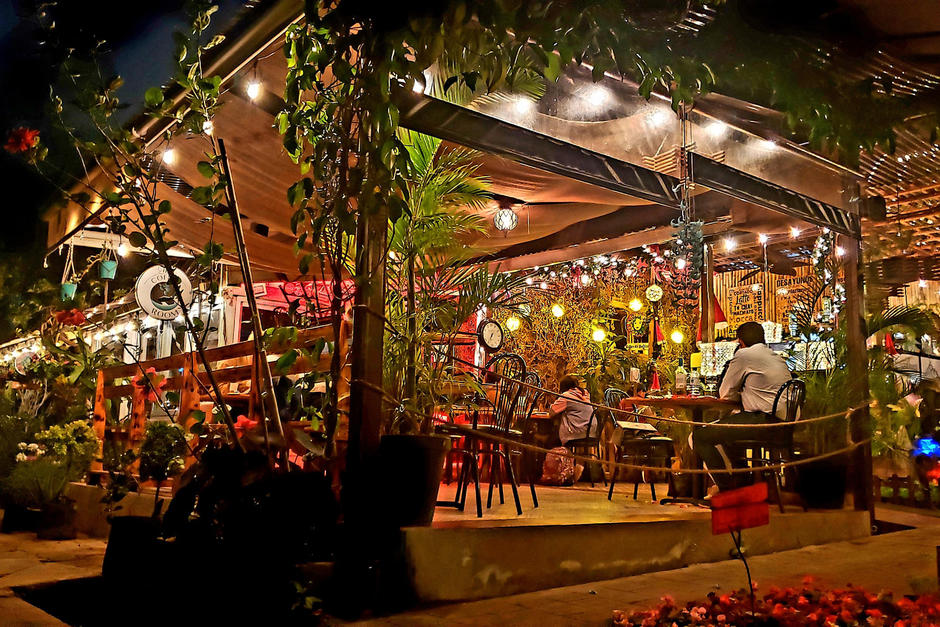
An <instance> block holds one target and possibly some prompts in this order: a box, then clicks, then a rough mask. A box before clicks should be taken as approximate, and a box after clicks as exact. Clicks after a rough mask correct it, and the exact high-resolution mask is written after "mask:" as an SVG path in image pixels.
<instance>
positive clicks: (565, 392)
mask: <svg viewBox="0 0 940 627" xmlns="http://www.w3.org/2000/svg"><path fill="white" fill-rule="evenodd" d="M558 391H559V392H560V393H561V396H559V397H557V398H556V399H555V402H554V403H552V406H551V409H550V411H549V417H551V418H556V417H558V416H561V425H560V426H559V427H558V437H559V438H560V439H561V443H562V445H565V444H567V443H568V441H569V440H577V439H580V438H586V437H589V435H590V436H596V435H597V434H598V432H599V430H600V429H599V427H598V424H597V421H596V420H594V421H591V414H592V413H593V412H594V408H593V407H592V406H591V405H589V404H588V403H590V401H591V397H590V395H589V394H588V392H587V390H585V389H584V388H582V387H581V382H580V381H578V378H577V377H575V376H574V375H570V374H569V375H566V376H565V377H564V378H563V379H562V380H561V382H560V383H559V384H558ZM589 422H590V423H591V431H592V433H590V434H588V433H587V428H588V423H589Z"/></svg>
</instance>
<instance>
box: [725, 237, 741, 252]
mask: <svg viewBox="0 0 940 627" xmlns="http://www.w3.org/2000/svg"><path fill="white" fill-rule="evenodd" d="M724 245H725V250H726V251H727V252H731V251H732V250H734V249H735V248H736V247H737V245H738V243H737V242H735V241H734V238H733V237H726V238H725V239H724Z"/></svg>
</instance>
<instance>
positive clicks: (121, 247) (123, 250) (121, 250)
mask: <svg viewBox="0 0 940 627" xmlns="http://www.w3.org/2000/svg"><path fill="white" fill-rule="evenodd" d="M129 252H130V251H129V250H127V244H125V243H124V242H121V243H120V244H118V247H117V254H119V255H120V256H122V257H127V254H128V253H129Z"/></svg>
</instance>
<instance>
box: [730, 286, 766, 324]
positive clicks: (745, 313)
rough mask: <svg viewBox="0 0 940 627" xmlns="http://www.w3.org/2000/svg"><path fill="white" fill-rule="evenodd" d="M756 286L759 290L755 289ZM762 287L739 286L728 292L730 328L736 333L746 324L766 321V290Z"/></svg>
mask: <svg viewBox="0 0 940 627" xmlns="http://www.w3.org/2000/svg"><path fill="white" fill-rule="evenodd" d="M754 285H756V286H757V287H758V288H759V289H754ZM760 288H761V285H760V284H759V283H755V284H753V285H738V286H735V287H732V288H731V289H729V290H728V300H729V303H728V305H729V306H728V310H727V311H726V312H725V315H726V316H727V317H728V327H729V330H730V331H732V332H733V331H734V330H735V329H737V328H738V327H739V326H741V325H742V324H744V323H745V322H752V321H754V322H757V321H761V320H763V319H764V290H763V289H760Z"/></svg>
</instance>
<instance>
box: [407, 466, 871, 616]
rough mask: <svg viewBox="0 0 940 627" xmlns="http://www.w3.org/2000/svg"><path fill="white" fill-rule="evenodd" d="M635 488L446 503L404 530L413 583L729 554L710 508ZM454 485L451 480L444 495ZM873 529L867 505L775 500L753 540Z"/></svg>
mask: <svg viewBox="0 0 940 627" xmlns="http://www.w3.org/2000/svg"><path fill="white" fill-rule="evenodd" d="M657 487H659V486H657ZM632 491H633V487H632V484H630V485H622V486H618V490H617V492H616V493H615V495H614V500H613V501H608V500H607V491H606V488H604V487H603V486H600V485H599V486H597V487H595V488H593V489H591V488H589V487H586V486H585V487H570V488H558V487H547V486H539V487H538V496H539V501H540V507H539V508H537V509H533V507H532V501H531V498H530V496H529V494H528V487H525V488H524V489H523V490H522V491H521V494H520V496H521V498H522V505H523V510H524V512H523V515H522V516H516V513H515V508H514V506H513V504H512V498H511V495H510V493H509V492H508V490H507V492H506V495H505V496H506V503H505V504H503V505H495V503H494V507H493V508H492V509H490V510H485V512H484V517H483V519H478V518H476V515H475V511H471V509H470V508H468V510H467V511H465V512H458V511H456V510H455V509H452V508H441V507H439V508H438V509H437V511H436V512H435V518H434V523H433V524H432V526H431V527H429V528H418V527H415V528H407V529H405V530H403V535H404V539H403V541H404V551H405V556H406V560H407V563H408V566H409V572H410V576H411V578H412V585H413V587H414V590H415V591H416V594H417V596H418V598H419V599H420V600H421V601H426V602H427V601H459V600H471V599H482V598H488V597H497V596H506V595H511V594H519V593H522V592H530V591H535V590H543V589H547V588H554V587H558V586H570V585H574V584H580V583H586V582H591V581H599V580H605V579H613V578H617V577H625V576H630V575H636V574H640V573H647V572H654V571H662V570H670V569H675V568H682V567H685V566H688V565H690V564H701V563H707V562H716V561H720V560H725V559H728V556H729V553H730V551H731V550H732V549H733V543H732V541H731V539H730V537H728V536H727V535H724V536H712V534H711V512H710V511H709V510H707V509H705V508H700V507H694V506H681V505H659V504H656V503H653V502H652V500H651V498H650V493H649V489H648V488H646V487H645V486H641V493H640V498H639V500H638V501H633V500H632V498H629V499H627V498H626V494H627V492H629V495H630V496H631V497H632ZM665 493H666V490H665V486H662V491H661V495H663V496H664V495H665ZM452 494H453V487H447V486H443V487H442V489H441V498H442V499H445V498H448V496H450V495H452ZM657 496H660V490H659V489H657ZM484 499H485V495H484ZM495 500H496V496H495V495H494V501H495ZM484 506H485V503H484ZM869 534H870V528H869V521H868V514H867V512H857V511H854V510H848V509H845V510H829V511H812V512H803V511H802V510H797V509H792V510H791V511H788V512H787V513H785V514H780V513H779V511H777V510H776V509H775V508H772V509H771V519H770V525H769V526H766V527H762V528H758V529H753V530H748V531H746V532H745V533H744V542H745V546H746V549H747V550H748V551H749V553H750V554H751V555H760V554H766V553H773V552H777V551H785V550H788V549H795V548H799V547H804V546H810V545H817V544H825V543H829V542H837V541H840V540H850V539H855V538H862V537H867V536H868V535H869Z"/></svg>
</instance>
